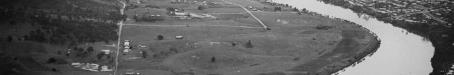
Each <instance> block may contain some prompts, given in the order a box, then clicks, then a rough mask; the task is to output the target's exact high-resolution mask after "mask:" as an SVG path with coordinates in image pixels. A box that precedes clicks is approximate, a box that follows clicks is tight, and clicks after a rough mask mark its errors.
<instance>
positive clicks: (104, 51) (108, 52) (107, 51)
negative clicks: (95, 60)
mask: <svg viewBox="0 0 454 75" xmlns="http://www.w3.org/2000/svg"><path fill="white" fill-rule="evenodd" d="M101 52H103V53H104V54H106V55H108V54H110V53H111V51H110V50H106V49H105V50H101Z"/></svg>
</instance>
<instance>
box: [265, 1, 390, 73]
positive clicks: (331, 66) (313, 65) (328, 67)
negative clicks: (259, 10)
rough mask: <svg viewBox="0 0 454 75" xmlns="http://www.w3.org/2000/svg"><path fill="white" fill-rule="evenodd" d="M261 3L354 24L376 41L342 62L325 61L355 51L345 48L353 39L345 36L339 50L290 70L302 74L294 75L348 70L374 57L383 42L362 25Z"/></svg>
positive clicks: (293, 7) (370, 41) (281, 5)
mask: <svg viewBox="0 0 454 75" xmlns="http://www.w3.org/2000/svg"><path fill="white" fill-rule="evenodd" d="M261 3H263V4H266V5H272V6H275V7H283V8H292V10H283V11H287V12H288V11H290V12H296V13H297V14H299V15H311V16H317V17H324V18H330V19H332V20H337V21H341V22H346V23H349V24H352V25H355V26H359V27H360V28H364V29H365V30H366V31H367V32H368V33H369V34H372V35H373V38H374V39H371V40H369V41H368V43H367V45H364V46H363V47H361V48H360V50H361V51H358V53H356V54H354V55H353V57H352V58H345V59H344V58H339V59H340V60H342V61H327V60H325V59H329V57H332V56H335V54H337V53H338V52H340V53H342V51H345V50H355V48H353V47H348V48H346V47H345V46H348V45H349V44H348V43H347V42H346V40H350V39H351V37H349V36H348V35H347V36H346V37H345V36H344V37H345V39H343V41H341V42H340V43H339V44H338V45H337V48H336V49H334V51H333V52H330V53H327V54H324V55H322V56H320V57H319V58H318V59H314V60H312V61H310V62H308V63H304V64H301V65H299V66H297V67H294V68H292V69H290V70H289V71H296V72H297V71H300V72H301V73H294V74H295V75H299V74H310V75H312V74H321V75H328V74H333V73H336V72H338V71H340V70H343V69H344V68H347V67H349V66H352V65H355V64H357V63H360V62H362V61H363V60H365V57H367V56H371V55H373V54H374V53H375V52H376V51H377V50H378V48H379V47H380V42H381V41H380V40H379V39H378V37H377V35H376V34H375V33H373V32H371V31H369V30H368V29H366V28H365V27H362V26H361V25H359V24H356V23H354V22H351V21H348V20H344V19H340V18H334V17H329V16H326V15H322V14H319V13H317V12H312V11H309V10H306V9H299V8H296V7H295V6H292V5H289V4H282V3H274V2H261ZM297 9H298V10H297ZM281 12H282V11H281ZM343 35H344V34H343ZM358 48H359V47H358ZM327 62H330V63H327ZM320 65H322V67H319V66H320ZM303 67H304V68H303Z"/></svg>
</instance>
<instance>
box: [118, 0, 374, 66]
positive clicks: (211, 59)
mask: <svg viewBox="0 0 454 75" xmlns="http://www.w3.org/2000/svg"><path fill="white" fill-rule="evenodd" d="M226 1H228V2H225V1H223V0H213V1H211V2H213V3H217V4H219V5H217V6H212V7H211V8H206V9H204V10H197V8H196V7H194V6H197V3H192V1H191V0H189V2H187V3H182V4H170V2H169V3H168V4H164V3H165V2H163V1H160V0H147V1H145V2H149V4H150V3H151V5H156V6H158V7H175V8H183V9H185V12H189V13H195V14H210V15H213V16H215V17H216V18H215V19H205V18H202V19H175V18H166V20H163V21H156V22H134V21H128V22H126V26H125V27H124V29H123V32H122V34H123V35H122V36H121V37H122V39H123V40H133V50H132V52H129V53H124V54H125V55H120V58H121V60H120V65H119V73H120V74H121V73H125V72H140V73H142V74H145V75H148V74H159V75H286V74H287V75H305V74H329V73H333V72H335V71H338V70H340V69H342V68H343V67H345V66H348V65H350V64H353V63H354V62H356V61H358V60H360V59H361V58H362V57H364V56H365V55H367V54H368V53H371V52H373V51H374V48H375V47H376V46H377V45H378V40H377V39H376V37H375V36H374V35H373V34H370V33H369V31H368V30H367V29H365V28H362V27H360V26H358V25H355V24H351V23H348V22H344V21H339V20H334V19H330V18H326V17H321V16H312V15H309V14H302V15H298V14H296V13H292V12H291V11H279V12H274V11H268V10H265V11H254V12H253V14H254V15H255V16H257V17H258V18H259V19H260V20H261V21H263V22H264V23H265V25H267V26H269V27H270V28H271V30H264V29H263V28H260V27H261V25H260V24H259V23H258V21H256V20H255V19H254V18H252V17H251V15H249V14H247V13H246V12H245V11H244V10H243V9H242V8H240V7H239V6H236V5H235V4H230V3H229V2H232V3H237V4H239V5H243V6H252V7H257V8H273V7H274V6H272V5H267V4H263V3H260V2H257V1H254V0H226ZM161 2H163V3H161ZM153 3H157V4H153ZM145 4H146V3H145ZM161 5H162V6H161ZM181 5H185V6H181ZM235 6H236V7H235ZM141 9H145V8H136V9H133V10H130V11H134V12H135V11H141ZM162 9H164V8H161V9H154V10H162ZM285 9H288V10H290V9H291V8H285ZM134 12H132V13H134ZM161 13H162V12H161ZM166 17H171V16H166ZM159 35H162V36H163V37H164V38H163V39H162V40H161V39H159V38H158V36H159ZM176 36H184V38H182V39H177V38H176ZM249 41H250V42H249ZM139 45H141V46H142V47H139Z"/></svg>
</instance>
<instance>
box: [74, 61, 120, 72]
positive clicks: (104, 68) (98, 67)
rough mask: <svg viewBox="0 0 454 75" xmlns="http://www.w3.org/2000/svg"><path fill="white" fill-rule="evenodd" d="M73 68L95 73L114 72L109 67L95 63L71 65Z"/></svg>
mask: <svg viewBox="0 0 454 75" xmlns="http://www.w3.org/2000/svg"><path fill="white" fill-rule="evenodd" d="M71 66H73V67H75V68H80V69H83V70H87V71H93V72H107V71H113V70H112V69H111V68H109V66H107V65H99V64H95V63H78V62H75V63H71Z"/></svg>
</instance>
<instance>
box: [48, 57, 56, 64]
mask: <svg viewBox="0 0 454 75" xmlns="http://www.w3.org/2000/svg"><path fill="white" fill-rule="evenodd" d="M55 62H57V59H55V58H49V59H47V63H48V64H50V63H55Z"/></svg>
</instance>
